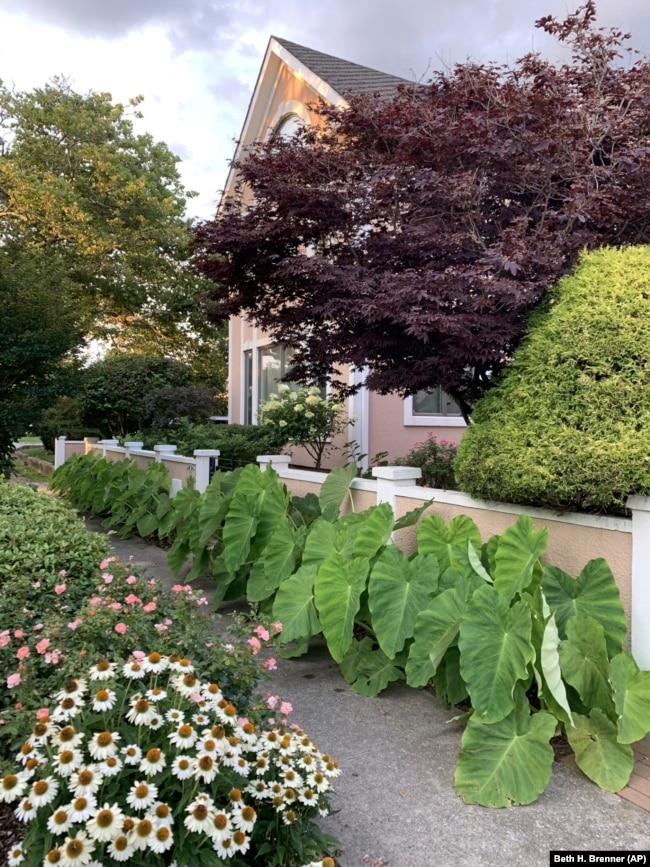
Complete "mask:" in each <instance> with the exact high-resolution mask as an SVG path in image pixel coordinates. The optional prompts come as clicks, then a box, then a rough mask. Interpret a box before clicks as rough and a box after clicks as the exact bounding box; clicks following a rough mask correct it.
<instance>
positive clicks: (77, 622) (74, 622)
mask: <svg viewBox="0 0 650 867" xmlns="http://www.w3.org/2000/svg"><path fill="white" fill-rule="evenodd" d="M82 623H83V620H82V619H81V618H80V617H75V619H74V620H72V621H71V622H70V623H68V629H72V631H73V632H74V631H75V629H77V627H79V626H81V624H82Z"/></svg>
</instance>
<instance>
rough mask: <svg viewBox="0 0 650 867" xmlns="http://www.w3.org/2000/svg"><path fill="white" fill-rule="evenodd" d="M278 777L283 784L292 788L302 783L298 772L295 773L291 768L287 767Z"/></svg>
mask: <svg viewBox="0 0 650 867" xmlns="http://www.w3.org/2000/svg"><path fill="white" fill-rule="evenodd" d="M280 777H281V779H282V781H283V782H284V785H285V786H293V788H294V789H297V788H299V787H300V786H303V785H304V780H303V778H302V777H301V776H300V775H299V774H297V773H296V772H295V771H294V769H293V768H287V770H286V771H284V772H283V773H282V774H281V775H280Z"/></svg>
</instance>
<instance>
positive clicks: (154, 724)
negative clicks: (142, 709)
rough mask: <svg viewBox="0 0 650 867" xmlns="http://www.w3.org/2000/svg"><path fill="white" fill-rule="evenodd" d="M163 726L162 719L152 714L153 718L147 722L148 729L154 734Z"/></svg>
mask: <svg viewBox="0 0 650 867" xmlns="http://www.w3.org/2000/svg"><path fill="white" fill-rule="evenodd" d="M163 724H164V720H163V717H161V716H157V715H156V714H154V716H152V717H151V719H150V720H149V728H150V729H151V731H152V732H155V731H156V730H157V729H159V728H162V727H163Z"/></svg>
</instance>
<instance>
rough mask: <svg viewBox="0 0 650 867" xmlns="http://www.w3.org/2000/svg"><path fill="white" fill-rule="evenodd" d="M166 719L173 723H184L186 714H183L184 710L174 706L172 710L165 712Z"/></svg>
mask: <svg viewBox="0 0 650 867" xmlns="http://www.w3.org/2000/svg"><path fill="white" fill-rule="evenodd" d="M165 719H166V720H168V721H169V722H171V723H176V724H177V725H182V724H183V723H184V722H185V716H184V715H183V711H182V710H179V709H178V708H176V707H173V708H172V709H171V710H168V711H167V713H166V714H165Z"/></svg>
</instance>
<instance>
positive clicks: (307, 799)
mask: <svg viewBox="0 0 650 867" xmlns="http://www.w3.org/2000/svg"><path fill="white" fill-rule="evenodd" d="M298 800H299V801H300V803H301V804H304V805H305V806H306V807H317V806H318V792H317V791H316V790H315V789H302V790H301V791H300V792H298Z"/></svg>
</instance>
